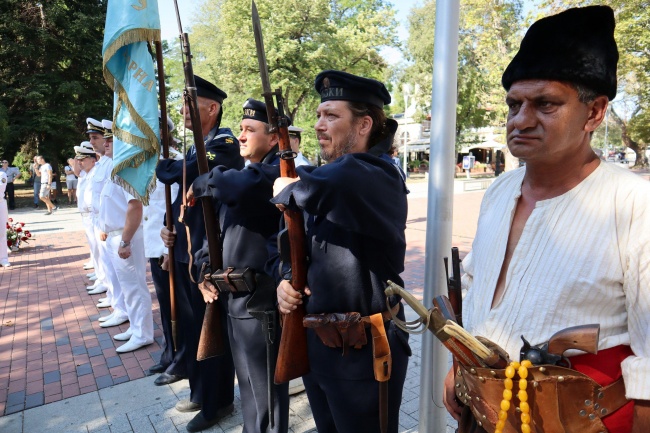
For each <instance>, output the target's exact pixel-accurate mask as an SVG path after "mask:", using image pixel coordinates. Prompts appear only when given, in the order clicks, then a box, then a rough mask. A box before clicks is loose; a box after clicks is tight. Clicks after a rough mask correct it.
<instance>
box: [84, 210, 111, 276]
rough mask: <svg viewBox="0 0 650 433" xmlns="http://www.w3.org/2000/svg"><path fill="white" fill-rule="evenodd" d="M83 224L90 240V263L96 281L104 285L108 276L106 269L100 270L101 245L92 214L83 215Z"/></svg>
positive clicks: (87, 238)
mask: <svg viewBox="0 0 650 433" xmlns="http://www.w3.org/2000/svg"><path fill="white" fill-rule="evenodd" d="M81 222H82V224H83V227H84V232H85V233H86V240H88V247H89V249H90V261H91V262H92V264H93V266H94V269H93V272H94V273H95V276H96V277H97V280H96V281H99V283H102V284H103V283H106V274H105V273H104V269H103V268H100V266H99V264H98V254H99V253H98V251H97V249H98V248H99V244H98V242H99V240H98V239H97V237H96V236H95V228H94V227H93V217H92V214H90V213H84V214H81Z"/></svg>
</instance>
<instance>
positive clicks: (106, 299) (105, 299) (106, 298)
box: [97, 296, 108, 302]
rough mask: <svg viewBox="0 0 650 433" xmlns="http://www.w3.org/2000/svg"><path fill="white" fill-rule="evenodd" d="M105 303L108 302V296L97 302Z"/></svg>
mask: <svg viewBox="0 0 650 433" xmlns="http://www.w3.org/2000/svg"><path fill="white" fill-rule="evenodd" d="M104 301H108V296H107V297H105V298H99V299H98V300H97V302H104Z"/></svg>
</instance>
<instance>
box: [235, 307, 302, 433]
mask: <svg viewBox="0 0 650 433" xmlns="http://www.w3.org/2000/svg"><path fill="white" fill-rule="evenodd" d="M228 324H229V326H228V334H229V336H230V344H231V346H232V352H233V358H234V359H235V365H236V367H235V368H236V370H237V381H238V383H239V393H240V396H241V404H242V415H243V416H244V430H243V431H244V433H265V432H269V433H271V432H273V433H286V432H287V431H288V429H289V384H288V383H285V384H282V385H272V387H273V388H272V392H273V400H274V401H273V403H274V404H273V417H274V427H273V428H271V426H270V423H269V421H270V420H269V400H268V394H267V391H268V385H267V384H268V382H267V377H268V375H267V363H266V355H267V353H266V350H267V349H266V341H265V338H264V335H263V333H262V324H261V322H260V321H259V320H257V319H237V318H234V317H228ZM278 325H279V323H276V330H278V331H279V329H280V326H278ZM279 345H280V334H279V332H278V333H277V335H276V339H275V344H274V345H273V348H272V350H273V352H274V353H273V358H274V359H275V358H277V350H278V347H279ZM271 374H273V373H271Z"/></svg>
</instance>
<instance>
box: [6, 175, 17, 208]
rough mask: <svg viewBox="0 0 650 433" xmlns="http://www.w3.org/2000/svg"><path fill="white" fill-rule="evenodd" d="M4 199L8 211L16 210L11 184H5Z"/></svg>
mask: <svg viewBox="0 0 650 433" xmlns="http://www.w3.org/2000/svg"><path fill="white" fill-rule="evenodd" d="M5 198H6V199H7V202H8V203H7V206H9V210H14V209H16V198H15V197H14V183H13V182H7V188H6V189H5Z"/></svg>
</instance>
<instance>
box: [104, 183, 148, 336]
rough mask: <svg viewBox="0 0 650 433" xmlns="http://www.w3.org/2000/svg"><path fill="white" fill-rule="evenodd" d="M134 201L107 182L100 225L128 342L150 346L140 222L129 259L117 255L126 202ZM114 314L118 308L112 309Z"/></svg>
mask: <svg viewBox="0 0 650 433" xmlns="http://www.w3.org/2000/svg"><path fill="white" fill-rule="evenodd" d="M131 200H135V198H134V197H133V196H132V195H131V194H129V193H127V192H126V191H124V189H123V188H122V187H120V186H119V185H117V184H115V183H113V182H107V183H106V185H105V186H104V189H103V190H102V195H101V207H100V216H99V224H100V226H101V229H102V231H104V232H105V233H107V234H108V239H106V245H107V250H108V256H109V257H110V260H111V263H112V265H113V268H114V269H115V273H116V275H117V278H118V280H119V282H120V287H121V293H120V294H119V298H117V299H116V302H118V303H120V302H123V304H124V308H125V309H126V315H127V317H128V319H129V322H130V325H129V328H130V330H131V333H132V335H131V338H130V339H129V341H130V342H135V343H138V344H149V343H152V342H153V314H152V311H151V294H150V293H149V289H148V288H147V281H146V273H147V261H146V258H145V254H144V235H143V229H142V221H140V227H139V228H138V229H137V231H136V232H135V234H134V235H133V238H132V239H131V255H130V256H129V258H127V259H122V258H121V257H120V256H119V255H118V249H119V247H120V241H121V240H122V232H123V230H124V222H125V221H126V211H127V206H128V203H129V201H131ZM115 309H116V311H117V307H115Z"/></svg>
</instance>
